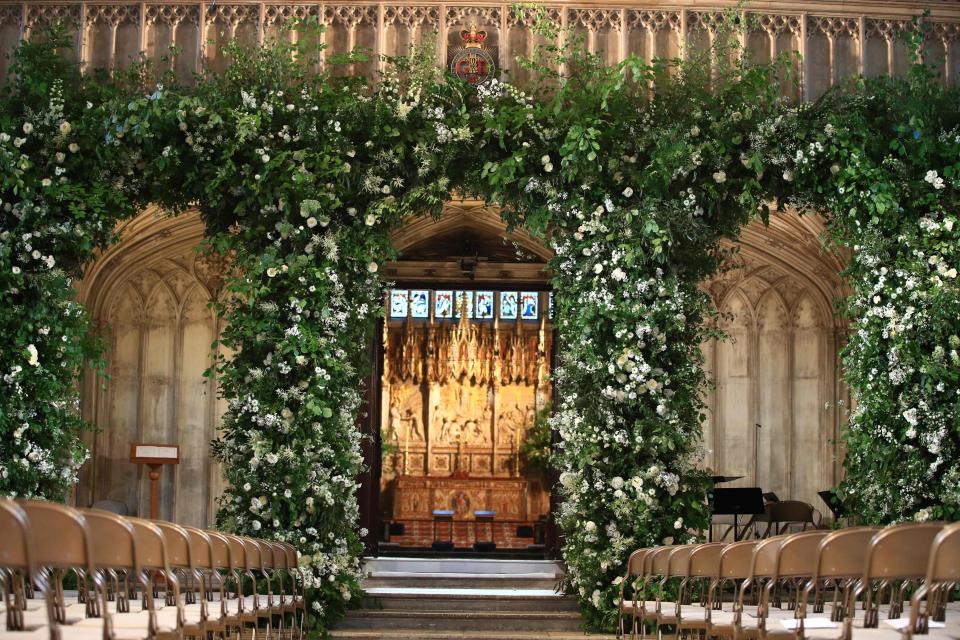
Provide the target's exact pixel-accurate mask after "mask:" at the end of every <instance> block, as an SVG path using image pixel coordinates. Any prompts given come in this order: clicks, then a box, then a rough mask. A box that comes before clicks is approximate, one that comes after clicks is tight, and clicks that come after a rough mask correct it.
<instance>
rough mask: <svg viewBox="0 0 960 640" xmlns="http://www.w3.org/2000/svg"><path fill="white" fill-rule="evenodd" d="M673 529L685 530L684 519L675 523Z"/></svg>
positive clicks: (679, 519)
mask: <svg viewBox="0 0 960 640" xmlns="http://www.w3.org/2000/svg"><path fill="white" fill-rule="evenodd" d="M673 528H674V529H681V528H683V518H677V520H676V522H674V523H673Z"/></svg>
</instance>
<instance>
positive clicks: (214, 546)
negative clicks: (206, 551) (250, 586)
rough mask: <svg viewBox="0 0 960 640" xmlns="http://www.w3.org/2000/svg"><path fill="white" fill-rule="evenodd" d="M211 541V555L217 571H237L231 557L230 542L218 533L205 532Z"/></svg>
mask: <svg viewBox="0 0 960 640" xmlns="http://www.w3.org/2000/svg"><path fill="white" fill-rule="evenodd" d="M204 533H206V534H207V537H208V538H209V539H210V553H211V560H212V564H213V567H214V568H215V569H227V570H229V569H235V568H236V566H234V564H233V561H232V558H231V557H230V542H229V541H228V540H227V539H226V538H225V537H223V535H221V534H219V533H217V532H216V531H205V532H204Z"/></svg>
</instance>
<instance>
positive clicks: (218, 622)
mask: <svg viewBox="0 0 960 640" xmlns="http://www.w3.org/2000/svg"><path fill="white" fill-rule="evenodd" d="M0 578H2V580H3V597H4V598H3V604H2V609H3V612H4V614H5V617H6V631H3V632H0V639H2V640H41V639H45V638H47V637H49V638H50V640H61V639H62V640H101V639H102V640H180V639H182V638H184V637H196V638H203V639H204V640H206V639H207V638H208V637H213V636H220V637H223V638H227V637H237V636H238V635H240V636H242V637H252V636H256V635H258V634H259V635H261V636H266V638H268V639H276V640H293V639H294V637H296V638H299V639H302V637H303V627H304V620H305V617H306V611H307V607H306V602H305V598H304V595H303V590H302V589H298V582H299V584H303V575H302V573H301V570H300V567H299V554H298V552H297V550H296V549H295V548H294V547H293V546H291V545H289V544H287V543H283V542H276V541H267V540H259V539H252V538H246V537H241V536H234V535H228V534H225V533H220V532H216V531H206V530H201V529H196V528H192V527H183V526H179V525H176V524H173V523H171V522H163V521H153V520H141V519H139V518H128V517H121V516H118V515H116V514H113V513H109V512H106V511H99V510H95V509H73V508H70V507H65V506H63V505H59V504H54V503H50V502H39V501H13V500H7V499H0ZM73 583H75V585H76V595H75V596H74V595H72V594H71V593H70V592H71V591H72V588H71V589H70V590H68V589H67V587H70V586H72V584H73Z"/></svg>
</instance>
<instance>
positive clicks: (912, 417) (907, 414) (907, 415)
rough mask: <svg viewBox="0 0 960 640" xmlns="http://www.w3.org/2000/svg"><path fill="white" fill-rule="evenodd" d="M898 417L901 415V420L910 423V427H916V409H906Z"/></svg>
mask: <svg viewBox="0 0 960 640" xmlns="http://www.w3.org/2000/svg"><path fill="white" fill-rule="evenodd" d="M900 415H902V416H903V419H904V420H906V421H907V422H908V423H910V425H911V426H914V427H915V426H917V422H918V419H917V408H916V407H911V408H910V409H907V410H906V411H904V412H903V413H901V414H900Z"/></svg>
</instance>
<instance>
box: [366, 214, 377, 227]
mask: <svg viewBox="0 0 960 640" xmlns="http://www.w3.org/2000/svg"><path fill="white" fill-rule="evenodd" d="M365 222H366V223H367V226H368V227H372V226H373V225H375V224H376V223H377V216H375V215H373V214H372V213H368V214H367V218H366V220H365Z"/></svg>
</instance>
